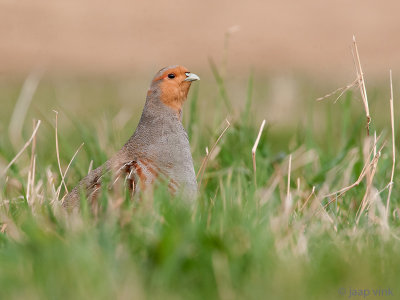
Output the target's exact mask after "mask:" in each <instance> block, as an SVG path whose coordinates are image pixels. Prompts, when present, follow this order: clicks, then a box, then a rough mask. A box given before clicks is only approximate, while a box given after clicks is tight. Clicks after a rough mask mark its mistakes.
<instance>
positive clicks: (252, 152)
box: [251, 120, 265, 185]
mask: <svg viewBox="0 0 400 300" xmlns="http://www.w3.org/2000/svg"><path fill="white" fill-rule="evenodd" d="M264 126H265V120H263V121H262V123H261V126H260V130H259V131H258V135H257V138H256V141H255V143H254V146H253V148H252V149H251V156H252V158H253V171H254V182H255V184H256V185H257V175H256V171H257V166H256V151H257V147H258V143H259V142H260V138H261V133H262V131H263V130H264Z"/></svg>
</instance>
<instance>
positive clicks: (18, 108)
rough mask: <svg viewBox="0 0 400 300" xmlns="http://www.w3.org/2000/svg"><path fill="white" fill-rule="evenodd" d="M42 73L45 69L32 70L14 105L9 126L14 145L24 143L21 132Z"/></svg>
mask: <svg viewBox="0 0 400 300" xmlns="http://www.w3.org/2000/svg"><path fill="white" fill-rule="evenodd" d="M42 75H43V70H37V71H35V72H32V73H31V74H29V76H28V77H27V78H26V80H25V82H24V84H23V86H22V89H21V93H20V95H19V97H18V100H17V102H16V104H15V107H14V111H13V113H12V115H11V121H10V125H9V128H8V134H9V136H10V141H11V143H12V144H13V145H14V147H16V146H17V145H20V144H21V143H22V136H21V132H22V127H23V125H24V120H25V117H26V114H27V112H28V108H29V105H30V103H31V102H32V99H33V95H34V94H35V91H36V89H37V87H38V85H39V82H40V79H41V77H42Z"/></svg>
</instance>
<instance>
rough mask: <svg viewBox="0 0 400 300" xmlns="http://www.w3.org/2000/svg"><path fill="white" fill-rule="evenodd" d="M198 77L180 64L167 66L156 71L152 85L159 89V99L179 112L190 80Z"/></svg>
mask: <svg viewBox="0 0 400 300" xmlns="http://www.w3.org/2000/svg"><path fill="white" fill-rule="evenodd" d="M195 80H200V78H199V77H198V76H197V75H196V74H193V73H191V72H189V71H188V69H186V68H185V67H182V66H172V67H167V68H164V69H162V70H160V71H159V72H158V74H157V75H156V77H154V79H153V82H152V86H154V85H156V86H157V88H159V89H160V91H161V94H160V98H161V101H162V102H163V103H164V104H165V105H167V106H169V107H171V108H172V109H174V110H175V111H177V112H178V113H180V111H181V109H182V105H183V103H184V102H185V100H186V98H187V94H188V92H189V88H190V85H191V83H192V81H195Z"/></svg>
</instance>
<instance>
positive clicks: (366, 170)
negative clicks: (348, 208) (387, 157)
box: [322, 136, 385, 208]
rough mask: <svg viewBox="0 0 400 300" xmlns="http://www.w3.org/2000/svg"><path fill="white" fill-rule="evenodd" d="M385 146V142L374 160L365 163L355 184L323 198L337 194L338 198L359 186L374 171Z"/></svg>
mask: <svg viewBox="0 0 400 300" xmlns="http://www.w3.org/2000/svg"><path fill="white" fill-rule="evenodd" d="M379 138H380V136H379V137H378V138H377V140H379ZM384 146H385V144H383V145H382V146H381V148H380V149H379V151H378V152H377V153H376V155H375V156H373V158H372V160H370V161H368V162H367V163H366V164H364V167H363V168H362V170H361V173H360V176H359V177H358V179H357V180H356V181H355V182H354V183H353V184H351V185H349V186H347V187H344V188H342V189H340V190H338V191H336V192H334V193H330V194H327V195H325V196H323V197H322V198H330V197H332V196H336V198H339V197H341V196H342V195H343V194H345V193H346V192H347V191H349V190H351V189H352V188H354V187H356V186H358V185H359V184H360V183H361V181H362V180H363V179H364V177H365V176H366V175H367V174H371V173H370V172H371V171H372V168H373V166H374V165H376V164H377V163H378V160H379V158H380V155H381V150H382V149H383V147H384ZM374 147H375V146H374ZM374 147H373V148H374ZM373 151H374V150H371V152H370V153H369V156H368V157H370V156H371V155H372V154H373ZM335 200H336V199H333V200H331V201H329V202H328V203H327V204H326V205H325V206H324V208H325V207H327V206H329V205H330V204H331V203H332V202H334V201H335Z"/></svg>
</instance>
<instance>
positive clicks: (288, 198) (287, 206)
mask: <svg viewBox="0 0 400 300" xmlns="http://www.w3.org/2000/svg"><path fill="white" fill-rule="evenodd" d="M291 173H292V155H291V154H290V155H289V165H288V177H287V190H286V200H285V213H286V214H288V213H289V210H290V208H291V207H292V195H291V194H290V176H291Z"/></svg>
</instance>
